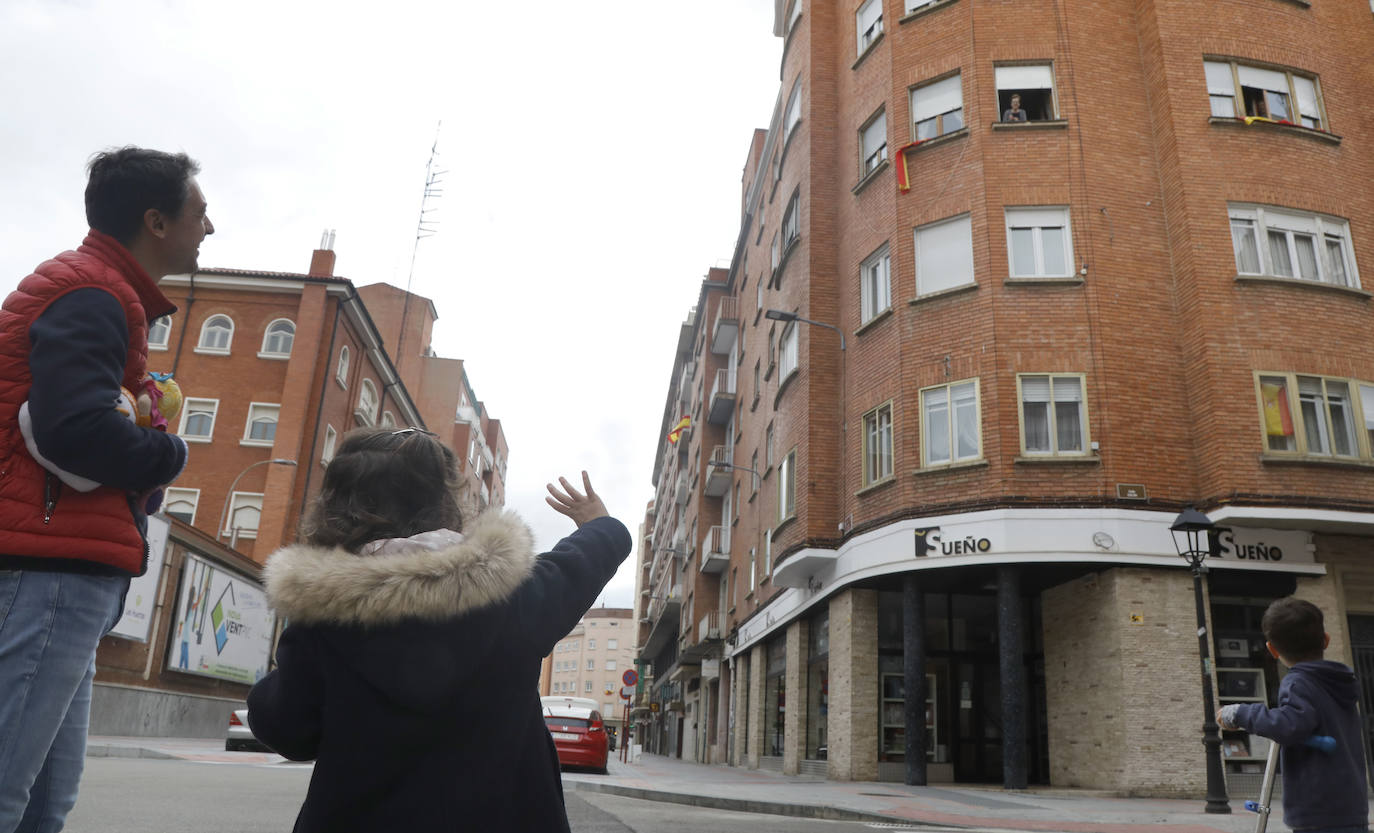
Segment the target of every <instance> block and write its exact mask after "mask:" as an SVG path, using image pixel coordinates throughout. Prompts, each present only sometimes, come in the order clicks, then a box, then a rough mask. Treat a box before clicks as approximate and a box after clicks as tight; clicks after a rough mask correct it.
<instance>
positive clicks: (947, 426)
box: [921, 379, 983, 466]
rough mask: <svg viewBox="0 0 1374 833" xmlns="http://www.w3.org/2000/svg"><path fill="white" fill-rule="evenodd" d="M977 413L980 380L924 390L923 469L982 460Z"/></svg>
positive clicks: (922, 398) (981, 442) (922, 406)
mask: <svg viewBox="0 0 1374 833" xmlns="http://www.w3.org/2000/svg"><path fill="white" fill-rule="evenodd" d="M978 409H979V403H978V380H977V379H968V380H965V381H962V382H954V383H952V384H948V385H937V386H935V387H930V388H925V389H924V390H922V391H921V416H922V418H923V423H924V424H923V426H922V431H921V458H922V459H921V462H922V465H926V466H937V465H944V464H948V463H958V462H964V461H968V460H977V459H978V458H980V457H982V455H983V441H982V434H981V431H980V430H979V416H978Z"/></svg>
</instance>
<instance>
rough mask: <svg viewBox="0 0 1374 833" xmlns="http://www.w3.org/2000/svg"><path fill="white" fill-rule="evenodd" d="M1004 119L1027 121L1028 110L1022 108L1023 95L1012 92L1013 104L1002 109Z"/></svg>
mask: <svg viewBox="0 0 1374 833" xmlns="http://www.w3.org/2000/svg"><path fill="white" fill-rule="evenodd" d="M1002 121H1026V111H1025V110H1022V109H1021V96H1019V95H1017V94H1015V93H1012V96H1011V106H1010V107H1008V108H1007V109H1006V110H1003V111H1002Z"/></svg>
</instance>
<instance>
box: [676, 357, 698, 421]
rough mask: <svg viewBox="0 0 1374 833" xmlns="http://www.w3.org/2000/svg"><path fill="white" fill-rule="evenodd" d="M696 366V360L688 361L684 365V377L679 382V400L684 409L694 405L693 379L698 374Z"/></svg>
mask: <svg viewBox="0 0 1374 833" xmlns="http://www.w3.org/2000/svg"><path fill="white" fill-rule="evenodd" d="M696 368H697V364H696V362H687V363H686V364H684V365H683V366H682V379H681V380H679V382H678V392H677V401H678V404H679V405H681V406H682V407H683V409H684V410H685V409H688V408H690V407H691V405H692V379H693V378H694V377H695V376H696Z"/></svg>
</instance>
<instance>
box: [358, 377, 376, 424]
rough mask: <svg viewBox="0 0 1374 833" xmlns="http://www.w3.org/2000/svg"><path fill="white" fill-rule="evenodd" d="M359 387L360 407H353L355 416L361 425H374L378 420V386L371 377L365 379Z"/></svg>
mask: <svg viewBox="0 0 1374 833" xmlns="http://www.w3.org/2000/svg"><path fill="white" fill-rule="evenodd" d="M358 387H359V390H358V407H356V408H354V409H353V417H354V419H356V420H357V422H358V424H359V425H374V424H376V422H377V388H376V386H374V385H373V384H372V380H371V379H364V380H363V383H362V384H361V385H359V386H358Z"/></svg>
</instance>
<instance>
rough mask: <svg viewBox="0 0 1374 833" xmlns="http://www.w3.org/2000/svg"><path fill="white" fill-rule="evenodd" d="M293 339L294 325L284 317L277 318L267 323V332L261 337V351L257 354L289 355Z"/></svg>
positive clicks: (294, 337)
mask: <svg viewBox="0 0 1374 833" xmlns="http://www.w3.org/2000/svg"><path fill="white" fill-rule="evenodd" d="M295 339H296V325H295V324H292V323H291V322H290V321H287V320H286V319H285V318H278V319H277V320H276V321H273V322H272V323H271V324H268V325H267V332H266V333H265V334H264V335H263V337H262V353H260V354H259V355H264V356H289V355H291V343H292V342H293V341H295Z"/></svg>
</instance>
